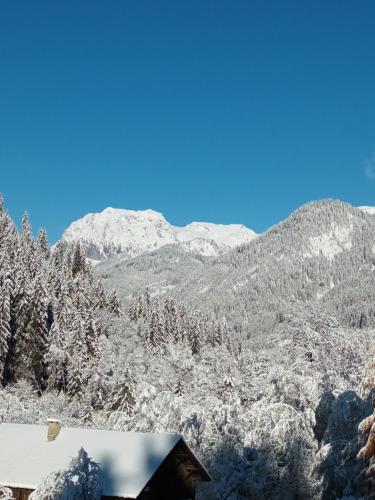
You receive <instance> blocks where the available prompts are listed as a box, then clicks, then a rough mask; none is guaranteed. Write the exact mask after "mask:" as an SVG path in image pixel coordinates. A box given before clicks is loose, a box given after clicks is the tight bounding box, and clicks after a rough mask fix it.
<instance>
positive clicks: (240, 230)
mask: <svg viewBox="0 0 375 500" xmlns="http://www.w3.org/2000/svg"><path fill="white" fill-rule="evenodd" d="M255 237H256V233H255V232H254V231H252V230H250V229H248V228H247V227H245V226H243V225H241V224H229V225H223V224H212V223H208V222H192V223H191V224H188V225H187V226H185V227H176V226H172V225H171V224H170V223H169V222H168V221H167V220H166V219H165V218H164V216H163V215H162V214H161V213H159V212H155V211H154V210H140V211H135V210H124V209H117V208H106V209H105V210H103V211H102V212H100V213H91V214H87V215H85V216H84V217H82V218H81V219H79V220H77V221H75V222H73V223H72V224H71V225H70V226H69V227H68V228H67V229H66V230H65V232H64V234H63V236H62V240H63V242H65V243H66V244H68V245H71V244H75V243H77V242H78V241H79V242H80V244H81V245H82V248H83V249H84V251H85V254H86V256H87V257H88V258H89V259H92V260H93V261H103V260H108V259H110V258H112V257H116V256H118V255H121V256H122V257H124V258H131V257H135V256H137V255H141V254H144V253H148V252H151V251H153V250H157V249H158V248H161V247H162V246H165V245H180V246H181V247H183V248H184V249H185V250H187V251H189V252H192V253H198V254H201V255H206V256H215V255H218V254H220V253H222V252H224V251H227V250H229V249H231V248H234V247H236V246H238V245H241V244H242V243H246V242H249V241H251V240H252V239H254V238H255Z"/></svg>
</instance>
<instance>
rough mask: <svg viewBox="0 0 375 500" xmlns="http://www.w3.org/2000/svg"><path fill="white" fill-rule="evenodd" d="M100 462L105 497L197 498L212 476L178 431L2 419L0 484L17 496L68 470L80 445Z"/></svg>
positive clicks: (24, 497) (22, 496) (143, 499)
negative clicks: (202, 483)
mask: <svg viewBox="0 0 375 500" xmlns="http://www.w3.org/2000/svg"><path fill="white" fill-rule="evenodd" d="M81 447H82V448H84V450H85V451H86V452H87V454H88V456H89V457H90V458H91V459H92V460H94V461H95V462H96V463H98V464H99V466H100V469H101V474H102V483H103V492H102V493H103V495H102V499H108V500H109V499H129V500H130V499H139V500H188V499H194V497H195V487H196V483H197V481H209V480H210V476H209V474H208V473H207V471H206V470H205V468H204V467H203V465H202V464H201V463H200V462H199V460H198V459H197V458H196V456H195V455H194V453H193V452H192V451H191V449H190V448H189V447H188V445H187V444H186V443H185V441H184V439H183V438H182V437H181V436H179V435H177V434H168V433H164V434H156V433H141V432H121V431H107V430H97V429H82V428H73V427H62V428H61V426H60V424H59V423H58V422H57V421H49V425H48V432H47V427H45V426H40V425H25V424H7V423H1V424H0V485H1V486H7V487H8V488H10V489H11V490H12V491H13V495H14V498H15V499H16V500H27V499H28V498H29V495H30V494H31V493H32V491H34V490H35V489H36V487H37V486H38V485H39V484H40V483H41V482H42V481H43V480H44V478H45V477H46V476H47V475H48V474H50V473H51V472H56V471H58V470H64V469H67V467H68V466H69V463H70V461H71V459H72V458H73V457H75V456H77V454H78V451H79V449H80V448H81Z"/></svg>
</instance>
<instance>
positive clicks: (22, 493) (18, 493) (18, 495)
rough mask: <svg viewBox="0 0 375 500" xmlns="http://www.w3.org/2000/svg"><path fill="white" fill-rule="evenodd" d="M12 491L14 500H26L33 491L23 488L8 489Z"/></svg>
mask: <svg viewBox="0 0 375 500" xmlns="http://www.w3.org/2000/svg"><path fill="white" fill-rule="evenodd" d="M10 489H11V490H12V493H13V496H14V498H15V500H28V498H29V496H30V495H31V493H32V492H33V491H34V490H28V489H25V488H10Z"/></svg>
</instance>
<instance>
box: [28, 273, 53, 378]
mask: <svg viewBox="0 0 375 500" xmlns="http://www.w3.org/2000/svg"><path fill="white" fill-rule="evenodd" d="M47 335H48V328H47V303H46V291H45V289H44V287H43V284H42V282H41V280H40V279H37V280H36V282H35V285H34V290H33V293H32V297H31V304H30V320H29V322H28V324H27V326H26V331H25V344H26V346H25V347H26V349H27V360H28V365H29V370H30V374H31V377H32V379H33V380H34V382H36V384H37V385H38V386H39V387H43V385H44V378H45V364H44V359H45V358H44V357H45V354H46V352H47V347H48V339H47Z"/></svg>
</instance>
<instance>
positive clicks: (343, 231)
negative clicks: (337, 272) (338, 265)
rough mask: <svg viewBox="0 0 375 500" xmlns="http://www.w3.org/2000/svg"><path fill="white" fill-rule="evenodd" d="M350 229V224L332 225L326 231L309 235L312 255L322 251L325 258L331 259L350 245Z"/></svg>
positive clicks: (351, 229) (351, 226) (351, 228)
mask: <svg viewBox="0 0 375 500" xmlns="http://www.w3.org/2000/svg"><path fill="white" fill-rule="evenodd" d="M352 231H353V225H352V224H350V225H349V226H332V228H331V230H330V231H329V232H328V233H323V234H320V235H319V236H311V237H310V238H309V242H310V250H311V253H312V254H313V255H320V253H322V255H323V256H324V257H326V258H327V259H333V258H334V257H335V255H337V254H339V253H341V252H342V251H343V250H349V249H350V248H351V247H352V241H351V233H352ZM306 256H308V254H307V255H306Z"/></svg>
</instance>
